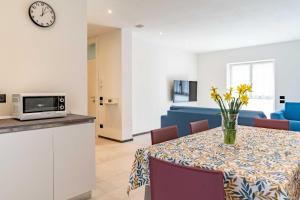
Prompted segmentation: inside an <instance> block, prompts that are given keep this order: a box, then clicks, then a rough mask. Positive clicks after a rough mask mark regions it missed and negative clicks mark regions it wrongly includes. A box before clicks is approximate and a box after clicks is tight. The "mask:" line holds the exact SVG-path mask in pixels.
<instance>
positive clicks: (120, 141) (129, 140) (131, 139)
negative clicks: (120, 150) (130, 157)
mask: <svg viewBox="0 0 300 200" xmlns="http://www.w3.org/2000/svg"><path fill="white" fill-rule="evenodd" d="M98 137H99V138H103V139H107V140H111V141H114V142H119V143H125V142H131V141H133V138H130V139H127V140H117V139H113V138H109V137H105V136H101V135H98Z"/></svg>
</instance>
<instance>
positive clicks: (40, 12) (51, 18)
mask: <svg viewBox="0 0 300 200" xmlns="http://www.w3.org/2000/svg"><path fill="white" fill-rule="evenodd" d="M29 17H30V19H31V20H32V22H33V23H35V24H36V25H38V26H40V27H44V28H47V27H50V26H52V25H53V24H54V22H55V12H54V10H53V8H52V7H51V6H50V5H49V4H47V3H45V2H42V1H36V2H34V3H33V4H31V5H30V7H29Z"/></svg>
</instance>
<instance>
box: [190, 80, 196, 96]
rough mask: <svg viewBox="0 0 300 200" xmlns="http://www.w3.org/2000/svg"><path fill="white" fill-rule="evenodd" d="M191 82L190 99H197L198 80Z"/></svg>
mask: <svg viewBox="0 0 300 200" xmlns="http://www.w3.org/2000/svg"><path fill="white" fill-rule="evenodd" d="M189 84H190V85H189V89H190V92H189V101H197V81H190V82H189Z"/></svg>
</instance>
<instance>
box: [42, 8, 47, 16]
mask: <svg viewBox="0 0 300 200" xmlns="http://www.w3.org/2000/svg"><path fill="white" fill-rule="evenodd" d="M45 10H46V9H45V8H42V14H41V17H43V16H44V14H45Z"/></svg>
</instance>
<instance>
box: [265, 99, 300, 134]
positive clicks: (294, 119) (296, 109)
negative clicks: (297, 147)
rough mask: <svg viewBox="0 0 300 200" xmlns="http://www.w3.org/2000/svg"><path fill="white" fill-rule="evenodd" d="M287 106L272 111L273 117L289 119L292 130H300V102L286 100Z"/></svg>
mask: <svg viewBox="0 0 300 200" xmlns="http://www.w3.org/2000/svg"><path fill="white" fill-rule="evenodd" d="M284 107H285V108H284V109H283V110H280V111H278V112H274V113H271V119H278V120H289V122H290V128H289V129H290V130H291V131H300V103H296V102H286V103H285V106H284Z"/></svg>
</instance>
